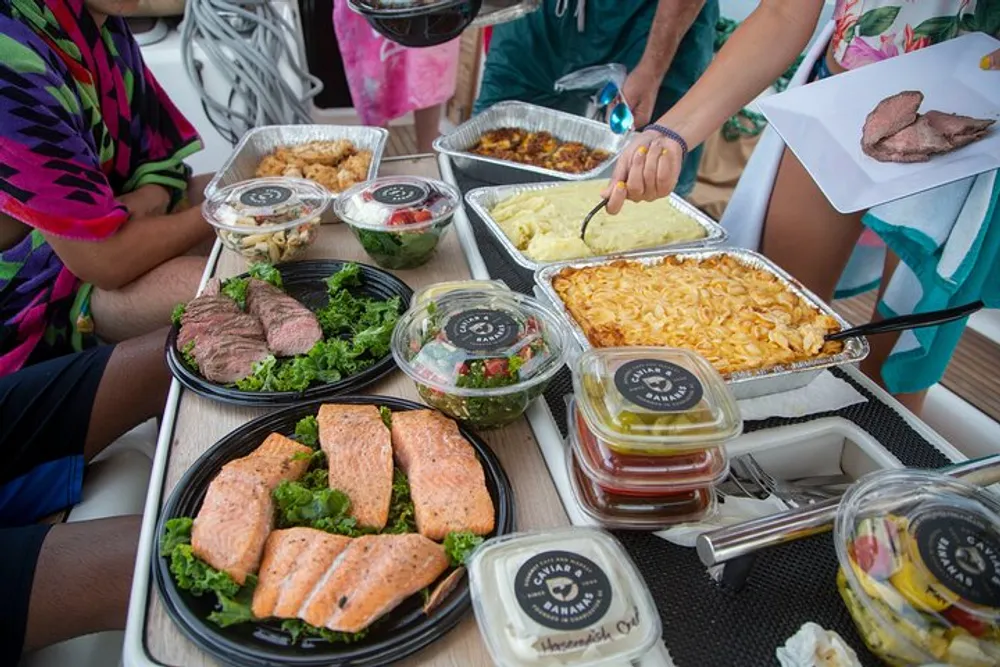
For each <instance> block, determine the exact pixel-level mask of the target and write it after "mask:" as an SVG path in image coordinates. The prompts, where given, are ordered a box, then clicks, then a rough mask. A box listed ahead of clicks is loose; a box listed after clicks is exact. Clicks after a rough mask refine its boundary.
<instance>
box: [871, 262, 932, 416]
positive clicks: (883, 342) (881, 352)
mask: <svg viewBox="0 0 1000 667" xmlns="http://www.w3.org/2000/svg"><path fill="white" fill-rule="evenodd" d="M897 266H899V257H897V256H896V255H895V254H894V253H892V252H889V253H886V258H885V269H883V271H882V284H881V285H879V289H878V300H877V301H876V307H875V309H874V312H873V313H872V321H878V320H881V319H882V315H881V314H879V312H878V306H877V304H878V301H881V300H882V295H883V294H885V288H886V286H887V285H888V284H889V279H890V278H892V274H893V273H894V272H895V271H896V267H897ZM899 336H900V333H899V332H897V333H889V334H879V335H878V336H871V337H869V338H868V344H869V346H871V353H869V355H868V357H867V358H866V359H865V360H864V361H862V362H861V370H862V371H863V372H864V374H865V375H867V376H868V377H869V378H871V379H872V381H874V382H876V383H877V384H878V385H879V386H880V387H882V388H883V389H885V382H884V381H883V380H882V366H883V364H885V361H886V359H888V358H889V355H890V354H892V348H893V347H895V345H896V341H898V340H899ZM895 398H896V400H897V401H899V402H900V403H902V404H903V406H904V407H906V408H907V409H908V410H909V411H910V412H912V413H913V414H915V415H917V416H918V417H919V416H920V412H921V410H923V407H924V400H925V399H926V398H927V392H926V391H918V392H914V393H910V394H895Z"/></svg>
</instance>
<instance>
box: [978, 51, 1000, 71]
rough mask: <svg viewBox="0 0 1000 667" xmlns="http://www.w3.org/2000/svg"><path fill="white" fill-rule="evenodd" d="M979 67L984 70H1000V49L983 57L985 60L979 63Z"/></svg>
mask: <svg viewBox="0 0 1000 667" xmlns="http://www.w3.org/2000/svg"><path fill="white" fill-rule="evenodd" d="M979 66H980V67H981V68H983V69H997V70H1000V49H997V50H996V51H994V52H993V53H991V54H989V55H986V56H983V59H982V60H980V61H979Z"/></svg>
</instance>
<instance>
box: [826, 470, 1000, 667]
mask: <svg viewBox="0 0 1000 667" xmlns="http://www.w3.org/2000/svg"><path fill="white" fill-rule="evenodd" d="M833 539H834V544H835V545H836V549H837V558H838V560H839V561H840V571H839V573H838V575H837V587H838V589H839V591H840V595H841V597H842V598H843V599H844V603H845V604H846V605H847V608H848V610H849V611H850V613H851V616H852V617H853V618H854V622H855V624H856V625H857V627H858V631H859V633H860V634H861V636H862V638H864V640H865V643H866V644H867V645H868V647H869V648H870V649H871V651H872V652H873V653H874V654H876V655H877V656H879V657H880V658H881V659H882V660H883V661H884V662H885V663H887V664H889V665H897V666H902V665H927V664H931V663H938V664H947V665H951V666H953V667H986V666H988V665H998V664H1000V499H998V498H997V497H996V496H995V495H993V494H992V493H990V492H988V491H986V490H984V489H981V488H978V487H975V486H972V485H969V484H966V483H964V482H960V481H958V480H955V479H952V478H949V477H945V476H943V475H940V474H938V473H935V472H932V471H925V470H905V469H904V470H885V471H878V472H874V473H872V474H870V475H868V476H866V477H863V478H862V479H861V480H860V481H859V482H858V483H857V484H855V485H854V486H853V487H851V489H849V490H848V492H847V493H846V494H845V495H844V498H843V499H842V500H841V502H840V509H839V510H838V513H837V519H836V521H835V524H834V538H833Z"/></svg>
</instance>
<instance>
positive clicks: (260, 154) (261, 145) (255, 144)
mask: <svg viewBox="0 0 1000 667" xmlns="http://www.w3.org/2000/svg"><path fill="white" fill-rule="evenodd" d="M338 139H346V140H347V141H350V142H351V143H352V144H354V147H355V148H357V149H358V150H363V151H371V154H372V163H371V166H369V167H368V178H367V180H369V181H370V180H372V179H373V178H375V176H376V175H377V174H378V170H379V166H380V165H381V163H382V153H383V151H384V150H385V144H386V142H387V141H388V140H389V131H388V130H384V129H382V128H380V127H365V126H363V125H266V126H264V127H257V128H254V129H252V130H250V131H249V132H247V133H246V134H244V135H243V138H242V139H240V142H239V143H238V144H236V147H235V148H234V149H233V152H232V154H231V155H230V156H229V159H228V160H226V163H225V164H224V165H222V168H221V169H220V170H219V171H218V172H217V173H216V174H215V178H213V179H212V180H211V182H210V183H209V184H208V187H206V188H205V194H206V196H208V195H210V194H211V193H212V192H215V191H216V190H218V189H221V188H224V187H226V186H227V185H232V184H234V183H239V182H241V181H246V180H249V179H251V178H256V174H257V166H258V165H260V162H261V160H263V159H264V158H265V157H266V156H268V155H270V154H271V153H273V152H274V151H276V150H277V149H279V148H284V147H286V146H298V145H300V144H307V143H309V142H310V141H336V140H338ZM332 194H333V199H336V198H337V197H338V196H339V194H338V193H332ZM320 221H321V222H338V219H337V216H336V215H335V214H334V212H333V206H330V207H329V208H327V209H326V212H325V213H323V216H322V217H321V218H320Z"/></svg>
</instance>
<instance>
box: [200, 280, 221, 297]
mask: <svg viewBox="0 0 1000 667" xmlns="http://www.w3.org/2000/svg"><path fill="white" fill-rule="evenodd" d="M221 291H222V281H221V280H219V279H218V278H210V279H209V281H208V282H207V283H205V289H203V290H202V291H201V296H218V294H219V292H221Z"/></svg>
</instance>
